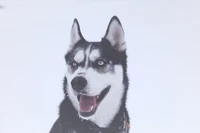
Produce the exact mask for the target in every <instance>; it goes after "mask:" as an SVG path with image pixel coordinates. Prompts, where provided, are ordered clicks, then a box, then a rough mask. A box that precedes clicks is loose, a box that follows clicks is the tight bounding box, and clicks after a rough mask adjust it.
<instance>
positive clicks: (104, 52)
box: [65, 16, 126, 126]
mask: <svg viewBox="0 0 200 133" xmlns="http://www.w3.org/2000/svg"><path fill="white" fill-rule="evenodd" d="M70 35H71V36H70V47H69V49H68V52H67V54H66V55H65V60H66V78H67V84H66V86H67V87H66V88H67V90H66V91H67V93H68V96H69V99H70V100H71V102H72V104H73V105H74V107H75V109H76V110H77V111H78V112H79V116H80V117H82V118H84V119H91V120H93V121H95V120H96V119H100V118H102V119H103V118H104V117H105V118H106V117H107V121H109V118H111V117H112V116H114V115H115V114H116V113H117V111H118V109H119V107H120V104H121V100H122V97H123V95H124V91H125V90H124V88H125V87H124V76H125V75H126V43H125V40H124V31H123V28H122V25H121V22H120V20H119V19H118V18H117V17H116V16H113V17H112V18H111V20H110V22H109V24H108V27H107V30H106V34H105V35H104V37H103V38H102V40H101V41H100V42H88V41H86V40H85V39H84V37H83V35H82V33H81V30H80V25H79V22H78V20H77V19H75V20H74V22H73V25H72V28H71V34H70ZM108 116H111V117H108ZM102 126H103V124H102Z"/></svg>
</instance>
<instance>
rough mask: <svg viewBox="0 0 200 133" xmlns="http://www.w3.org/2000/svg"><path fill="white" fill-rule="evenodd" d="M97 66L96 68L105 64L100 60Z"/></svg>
mask: <svg viewBox="0 0 200 133" xmlns="http://www.w3.org/2000/svg"><path fill="white" fill-rule="evenodd" d="M97 64H98V66H103V65H104V64H105V62H104V61H101V60H100V61H98V62H97Z"/></svg>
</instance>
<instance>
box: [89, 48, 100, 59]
mask: <svg viewBox="0 0 200 133" xmlns="http://www.w3.org/2000/svg"><path fill="white" fill-rule="evenodd" d="M99 57H100V52H99V50H97V49H94V50H92V52H91V53H90V56H89V59H90V60H91V61H95V60H96V59H98V58H99Z"/></svg>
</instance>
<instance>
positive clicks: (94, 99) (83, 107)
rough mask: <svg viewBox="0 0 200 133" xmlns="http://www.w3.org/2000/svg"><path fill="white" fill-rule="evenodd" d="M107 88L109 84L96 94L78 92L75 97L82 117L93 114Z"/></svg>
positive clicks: (106, 92) (108, 88) (107, 90)
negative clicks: (89, 94) (88, 94)
mask: <svg viewBox="0 0 200 133" xmlns="http://www.w3.org/2000/svg"><path fill="white" fill-rule="evenodd" d="M109 90H110V86H108V87H106V88H105V89H104V90H103V91H101V93H100V94H99V95H97V96H87V95H81V94H79V95H78V96H77V99H78V101H79V106H80V115H81V116H84V117H89V116H91V115H93V114H94V113H95V112H96V110H97V107H98V105H99V104H100V103H101V101H102V100H103V99H104V98H105V96H106V95H107V94H108V92H109Z"/></svg>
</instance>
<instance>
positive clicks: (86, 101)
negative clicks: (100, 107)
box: [79, 95, 96, 112]
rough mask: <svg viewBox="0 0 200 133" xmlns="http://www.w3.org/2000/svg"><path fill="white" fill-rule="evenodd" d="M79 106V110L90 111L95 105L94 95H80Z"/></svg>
mask: <svg viewBox="0 0 200 133" xmlns="http://www.w3.org/2000/svg"><path fill="white" fill-rule="evenodd" d="M79 106H80V110H81V112H90V111H92V109H93V108H95V107H96V97H95V96H94V97H91V96H84V95H81V97H80V104H79Z"/></svg>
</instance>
